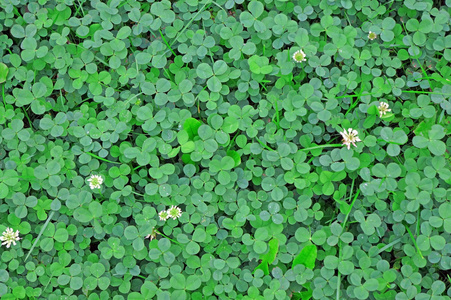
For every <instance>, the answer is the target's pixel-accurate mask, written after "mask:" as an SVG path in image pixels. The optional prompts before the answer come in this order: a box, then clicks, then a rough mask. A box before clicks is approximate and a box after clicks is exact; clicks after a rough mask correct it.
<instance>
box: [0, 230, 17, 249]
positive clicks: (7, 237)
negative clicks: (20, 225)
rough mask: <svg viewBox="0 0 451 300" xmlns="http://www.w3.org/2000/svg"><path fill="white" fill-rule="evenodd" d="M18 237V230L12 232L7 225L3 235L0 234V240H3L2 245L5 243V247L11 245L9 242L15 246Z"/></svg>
mask: <svg viewBox="0 0 451 300" xmlns="http://www.w3.org/2000/svg"><path fill="white" fill-rule="evenodd" d="M20 239H21V238H20V237H19V230H16V232H14V230H13V229H12V228H9V227H8V228H6V230H5V231H4V232H3V236H0V240H1V241H3V243H2V245H6V248H9V247H11V243H12V244H14V246H15V245H16V242H17V241H18V240H20Z"/></svg>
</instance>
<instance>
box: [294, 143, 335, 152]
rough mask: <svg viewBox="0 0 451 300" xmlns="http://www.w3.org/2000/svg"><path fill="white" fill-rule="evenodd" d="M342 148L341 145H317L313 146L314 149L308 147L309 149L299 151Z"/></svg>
mask: <svg viewBox="0 0 451 300" xmlns="http://www.w3.org/2000/svg"><path fill="white" fill-rule="evenodd" d="M341 146H343V144H328V145H318V146H314V147H309V148H304V149H299V150H304V151H307V150H314V149H319V148H327V147H331V148H333V147H341Z"/></svg>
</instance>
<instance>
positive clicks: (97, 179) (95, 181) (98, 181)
mask: <svg viewBox="0 0 451 300" xmlns="http://www.w3.org/2000/svg"><path fill="white" fill-rule="evenodd" d="M88 182H89V187H90V188H91V190H93V189H100V186H101V185H102V183H103V178H102V176H100V175H91V177H90V178H89V179H88Z"/></svg>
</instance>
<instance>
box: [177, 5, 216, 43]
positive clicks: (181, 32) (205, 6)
mask: <svg viewBox="0 0 451 300" xmlns="http://www.w3.org/2000/svg"><path fill="white" fill-rule="evenodd" d="M211 3H212V1H207V2H205V4H204V6H202V8H201V9H200V10H199V11H198V12H197V13H196V14H195V15H194V17H193V18H192V19H191V20H190V21H189V22H188V24H186V25H185V27H183V29H182V31H180V32H179V34H177V36H176V37H175V39H174V41H172V43H171V44H170V45H169V47H172V45H174V43H175V42H176V41H177V39H178V38H179V37H180V36H181V35H182V34H183V33H184V32H185V30H186V29H187V28H188V27H189V26H190V25H191V23H193V21H194V19H195V18H197V16H198V15H199V14H200V13H201V12H202V11H203V10H204V9H205V8H208V7H207V4H208V6H210V5H211Z"/></svg>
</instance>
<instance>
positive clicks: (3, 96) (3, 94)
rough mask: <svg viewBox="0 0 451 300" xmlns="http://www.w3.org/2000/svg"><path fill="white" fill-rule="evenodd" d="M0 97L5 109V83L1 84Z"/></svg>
mask: <svg viewBox="0 0 451 300" xmlns="http://www.w3.org/2000/svg"><path fill="white" fill-rule="evenodd" d="M2 98H3V103H4V104H5V109H6V100H5V84H2Z"/></svg>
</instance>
